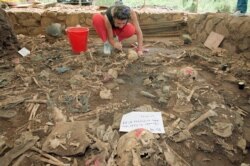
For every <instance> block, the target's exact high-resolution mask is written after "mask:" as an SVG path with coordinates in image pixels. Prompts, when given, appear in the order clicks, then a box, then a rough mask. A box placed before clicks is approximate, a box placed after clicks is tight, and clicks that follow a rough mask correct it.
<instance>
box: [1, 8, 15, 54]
mask: <svg viewBox="0 0 250 166" xmlns="http://www.w3.org/2000/svg"><path fill="white" fill-rule="evenodd" d="M18 48H19V46H18V41H17V38H16V36H15V33H14V31H13V29H12V27H11V24H10V22H9V19H8V15H7V14H6V12H5V11H4V10H3V9H1V8H0V51H1V55H0V57H1V56H3V55H5V54H6V53H7V52H8V51H11V50H17V49H18Z"/></svg>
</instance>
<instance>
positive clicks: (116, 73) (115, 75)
mask: <svg viewBox="0 0 250 166" xmlns="http://www.w3.org/2000/svg"><path fill="white" fill-rule="evenodd" d="M108 74H109V75H110V76H112V77H113V78H114V79H116V78H117V77H118V72H117V71H116V70H115V69H109V70H108Z"/></svg>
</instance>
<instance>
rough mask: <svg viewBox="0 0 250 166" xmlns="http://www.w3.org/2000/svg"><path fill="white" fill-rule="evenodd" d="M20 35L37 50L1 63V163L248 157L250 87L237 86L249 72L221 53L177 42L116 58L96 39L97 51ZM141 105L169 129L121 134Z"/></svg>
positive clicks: (235, 160)
mask: <svg viewBox="0 0 250 166" xmlns="http://www.w3.org/2000/svg"><path fill="white" fill-rule="evenodd" d="M18 39H19V41H20V43H21V44H22V46H23V47H26V48H28V49H29V50H31V54H30V55H29V56H28V57H25V58H23V57H21V56H20V57H18V58H16V59H13V60H12V61H8V60H6V59H2V61H1V63H0V68H1V71H0V72H1V77H0V86H1V94H0V108H1V120H0V125H1V126H3V128H4V130H3V129H2V130H1V131H0V132H1V137H0V154H1V157H0V163H4V164H1V165H6V166H7V165H32V164H33V165H37V164H40V165H46V164H50V165H73V166H76V165H87V166H90V165H100V166H101V165H109V166H115V165H119V166H121V165H126V166H130V165H133V166H138V165H185V166H188V165H202V164H205V163H209V164H216V162H217V164H220V165H223V164H224V165H234V164H237V165H240V164H244V163H245V162H246V160H245V159H246V158H247V156H249V154H248V148H249V145H248V144H249V135H248V133H249V132H247V131H249V130H247V128H249V127H247V124H246V123H245V122H246V121H247V120H249V115H248V114H249V113H248V111H247V109H246V108H249V104H250V103H249V101H248V100H249V96H248V98H246V97H244V98H242V97H241V95H243V96H247V95H246V94H247V93H248V92H249V90H248V89H247V88H246V89H245V90H243V91H239V90H238V89H237V88H235V89H233V86H234V84H235V83H236V80H238V79H244V78H247V77H249V75H248V73H241V75H237V73H234V72H235V71H234V72H230V69H231V68H228V69H227V70H226V71H222V70H221V69H220V66H221V57H216V56H214V55H213V53H212V52H211V51H209V50H207V49H205V48H203V47H199V46H195V45H191V46H189V47H186V46H185V45H183V41H182V40H180V39H176V40H171V41H168V42H167V41H166V42H161V41H147V42H145V46H147V47H148V48H149V50H150V51H149V52H148V53H145V56H143V57H137V56H136V55H135V53H134V51H133V50H130V49H131V48H124V51H123V52H121V53H119V52H116V51H113V53H112V55H110V56H106V55H103V54H102V50H101V49H102V47H101V45H98V43H95V42H94V41H92V39H90V41H89V50H88V51H87V52H85V53H81V54H80V55H73V54H72V53H71V48H70V46H69V44H68V42H67V40H65V38H63V37H62V38H60V39H58V41H56V42H55V43H52V44H50V43H48V42H46V38H45V37H44V36H37V37H26V36H23V35H19V36H18ZM212 56H213V57H212ZM224 56H225V57H223V58H224V60H225V59H226V54H225V55H224ZM230 60H231V61H230V62H234V60H235V59H230ZM238 60H239V63H238V64H241V63H240V62H241V59H240V58H238ZM13 63H14V67H13ZM244 65H249V64H248V63H247V64H244ZM231 67H232V68H237V65H235V64H232V66H231ZM238 67H241V66H238ZM214 78H216V79H214ZM247 81H249V80H246V83H249V82H247ZM222 82H226V83H231V84H230V85H231V88H232V90H231V91H222V90H223V89H221V87H223V86H226V85H224V84H222ZM223 88H224V87H223ZM225 88H226V87H225ZM131 111H139V112H161V113H162V117H163V123H164V127H165V134H152V133H151V132H149V131H147V130H145V129H138V130H134V131H131V132H128V133H121V132H119V126H120V121H121V118H122V115H124V114H126V113H129V112H131ZM10 122H11V123H10ZM197 155H199V156H201V157H200V158H197ZM217 156H220V157H219V159H218V158H217Z"/></svg>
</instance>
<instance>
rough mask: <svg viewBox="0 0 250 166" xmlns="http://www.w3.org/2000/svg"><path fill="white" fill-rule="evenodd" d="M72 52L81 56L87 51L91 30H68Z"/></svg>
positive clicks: (80, 28) (70, 28) (71, 28)
mask: <svg viewBox="0 0 250 166" xmlns="http://www.w3.org/2000/svg"><path fill="white" fill-rule="evenodd" d="M66 32H67V36H68V39H69V43H70V45H71V48H72V51H73V52H74V53H77V54H79V53H80V52H85V51H86V50H87V47H88V46H87V43H88V35H89V28H86V27H69V28H67V30H66Z"/></svg>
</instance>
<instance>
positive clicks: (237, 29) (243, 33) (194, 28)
mask: <svg viewBox="0 0 250 166" xmlns="http://www.w3.org/2000/svg"><path fill="white" fill-rule="evenodd" d="M187 25H188V32H189V34H191V37H192V38H193V39H195V40H198V41H200V42H202V43H204V42H205V40H206V39H207V37H208V35H209V34H210V32H211V31H214V32H216V33H219V34H222V35H223V36H224V37H225V38H224V40H223V42H222V43H221V47H222V48H225V49H227V50H229V51H231V52H238V53H239V52H243V51H244V52H250V16H245V17H236V16H233V15H229V14H222V13H206V14H189V15H188V22H187Z"/></svg>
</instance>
